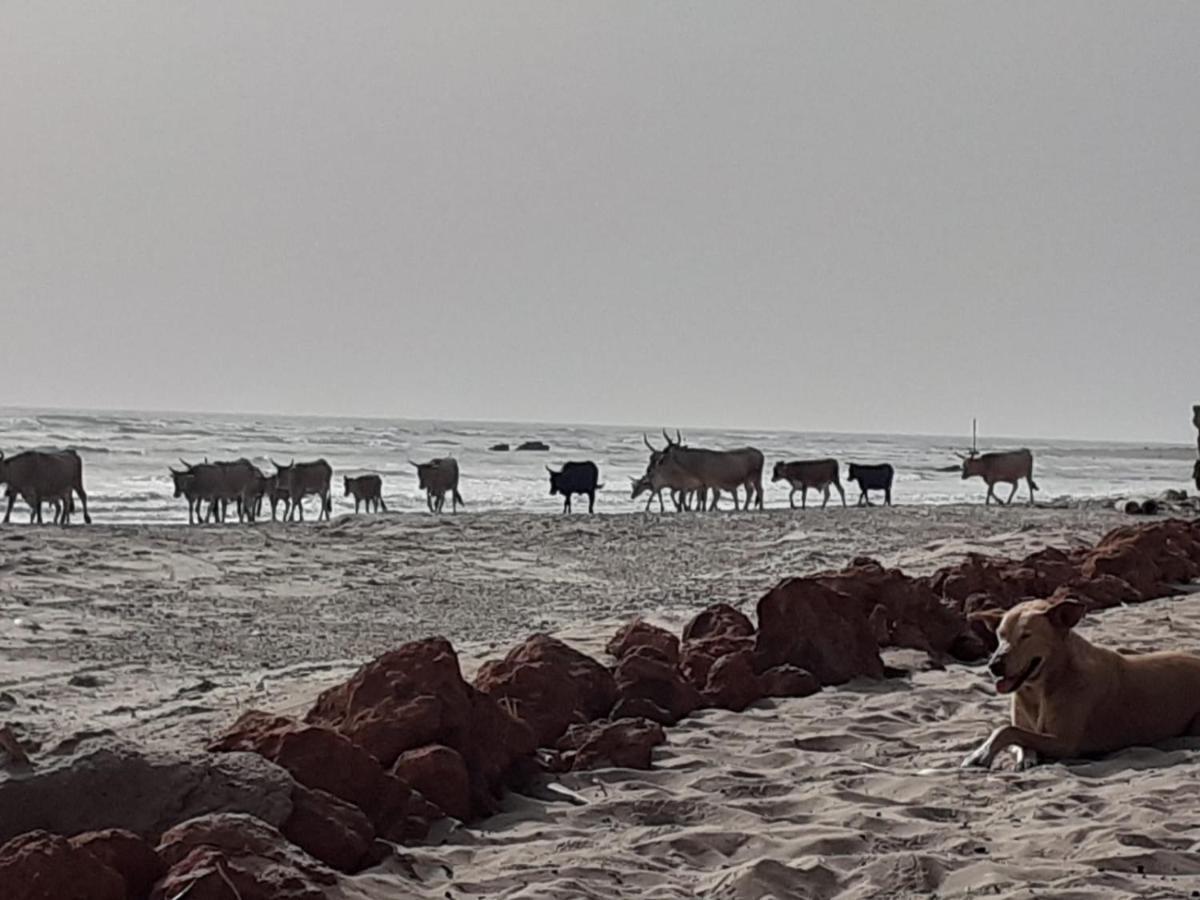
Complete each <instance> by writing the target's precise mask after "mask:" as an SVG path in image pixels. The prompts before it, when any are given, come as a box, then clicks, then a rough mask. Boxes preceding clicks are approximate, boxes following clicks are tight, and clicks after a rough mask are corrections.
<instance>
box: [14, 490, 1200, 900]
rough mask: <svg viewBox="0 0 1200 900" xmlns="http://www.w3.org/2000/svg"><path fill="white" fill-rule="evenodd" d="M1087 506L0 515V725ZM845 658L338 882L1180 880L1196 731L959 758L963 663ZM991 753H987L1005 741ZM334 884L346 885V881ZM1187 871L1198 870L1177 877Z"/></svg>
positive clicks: (952, 537) (184, 741) (921, 546)
mask: <svg viewBox="0 0 1200 900" xmlns="http://www.w3.org/2000/svg"><path fill="white" fill-rule="evenodd" d="M1128 521H1129V520H1128V519H1127V518H1126V517H1124V516H1121V515H1119V514H1117V513H1114V512H1112V511H1111V510H1106V509H1101V508H1086V509H1084V508H1074V509H1027V508H1020V507H1013V508H1009V509H1003V510H1001V509H995V508H992V509H985V508H984V507H982V506H971V507H897V508H894V509H871V510H864V509H855V508H851V509H846V510H843V509H840V508H837V509H835V508H831V509H829V510H826V511H824V512H821V511H817V510H810V511H808V512H807V513H803V514H801V513H799V512H797V513H789V512H785V511H772V512H767V513H748V514H729V513H725V514H712V515H668V516H662V517H660V516H657V515H649V516H642V515H628V516H603V517H601V516H597V517H586V516H581V515H576V516H574V517H571V518H566V517H556V516H545V515H523V514H487V515H464V514H460V515H459V516H457V517H453V516H448V515H447V516H443V517H441V518H433V517H425V516H411V515H405V516H381V517H370V518H368V517H360V518H342V519H337V520H335V521H334V522H333V523H331V524H329V525H323V526H305V527H284V526H281V525H272V526H261V527H254V528H245V529H243V528H234V527H211V528H194V529H193V528H185V527H169V526H122V527H91V528H84V527H80V528H74V527H73V528H71V529H69V530H65V531H64V530H61V529H56V528H41V529H33V528H26V527H10V528H6V529H3V530H2V531H0V722H4V721H7V722H9V723H11V724H12V725H13V726H14V728H16V729H17V730H18V731H19V733H20V734H21V735H22V737H23V738H24V739H26V740H27V741H28V742H30V743H32V744H33V745H34V747H35V748H36V746H38V745H45V744H47V743H48V742H51V741H53V740H55V739H57V738H59V737H62V736H65V735H68V734H72V733H78V732H80V731H85V730H95V729H111V730H114V731H116V732H118V733H120V734H122V735H124V736H127V737H129V738H131V739H133V740H136V741H138V742H141V743H145V744H149V745H164V746H171V747H185V748H189V749H195V748H197V747H201V746H203V744H204V743H205V742H206V741H207V740H208V739H209V738H211V737H212V736H213V735H215V734H216V733H217V732H218V731H219V730H220V729H221V728H223V727H224V726H226V725H227V724H228V723H229V722H230V721H232V719H234V718H235V717H236V716H237V715H238V714H239V713H240V712H242V711H245V710H246V709H250V708H258V709H267V710H271V711H280V712H287V713H301V712H303V711H304V710H305V709H306V708H307V707H308V706H309V705H310V704H311V701H312V698H313V696H314V695H315V693H316V692H317V691H318V690H320V689H322V688H324V687H327V686H329V685H330V684H332V683H335V682H337V681H339V680H341V679H344V678H345V677H346V676H347V675H348V674H349V673H350V672H351V671H353V669H354V668H356V667H357V666H358V665H359V664H361V663H362V662H363V661H365V660H366V659H369V658H370V657H372V656H374V655H376V654H377V653H379V652H381V651H384V650H387V649H390V648H394V647H395V646H397V645H399V644H400V643H402V642H404V641H407V640H410V639H413V638H418V637H424V636H428V635H434V634H440V635H444V636H446V637H447V638H449V639H450V640H452V641H453V642H454V644H455V646H456V648H458V650H459V652H460V655H461V657H462V661H463V668H464V670H465V671H466V672H467V673H468V677H469V676H470V673H472V672H473V671H474V669H475V668H476V667H477V666H478V664H479V663H480V662H481V661H482V660H484V659H487V658H489V657H495V656H499V655H502V654H503V652H504V651H505V650H506V649H507V648H508V647H509V646H511V645H512V644H514V643H516V642H517V641H519V640H521V639H523V638H524V637H526V636H527V635H528V634H530V633H533V632H536V631H549V632H551V633H553V634H555V635H557V636H558V637H561V638H563V639H564V640H567V641H568V642H570V643H572V644H573V645H575V646H577V647H578V648H580V649H582V650H584V651H585V652H588V653H590V654H592V655H594V656H597V657H599V658H602V659H603V658H604V651H603V646H604V643H605V642H606V640H607V639H608V638H609V637H610V636H611V634H612V633H613V631H614V630H615V629H616V627H617V626H618V625H620V624H621V623H623V622H625V621H628V619H630V618H631V617H633V616H635V615H643V616H645V617H647V618H649V619H650V620H652V621H655V622H658V623H661V624H664V625H666V626H668V627H671V628H673V629H675V630H678V628H679V627H680V626H681V625H682V624H683V623H684V622H686V621H687V620H688V619H689V618H690V617H691V616H692V615H694V614H695V613H696V612H698V611H699V610H700V609H701V608H703V607H704V606H706V605H708V604H709V603H713V602H717V601H725V602H728V603H732V604H733V605H735V606H739V607H740V608H742V609H743V610H745V611H746V612H747V613H749V614H751V615H752V614H753V610H754V605H755V603H756V602H757V600H758V598H759V597H760V596H761V595H762V594H763V593H764V592H765V591H767V590H768V589H769V588H770V587H771V586H772V585H774V584H775V583H776V582H778V581H779V580H780V579H781V578H783V577H785V576H789V575H800V574H808V573H812V572H814V571H818V570H821V569H826V568H833V567H840V566H842V565H845V564H846V563H848V562H849V561H850V560H851V559H852V558H854V557H856V556H864V555H865V556H873V557H875V558H877V559H879V560H880V561H881V562H883V563H884V564H885V565H898V566H900V567H902V568H903V569H904V570H905V571H907V572H909V573H912V574H921V573H928V572H931V571H933V570H934V569H936V568H938V567H940V566H942V565H947V564H950V563H953V562H955V561H957V560H958V559H960V558H961V557H962V555H963V554H964V553H965V552H967V551H978V552H983V553H988V554H995V555H1003V556H1021V555H1024V554H1026V553H1029V552H1032V551H1034V550H1038V549H1041V548H1042V547H1045V546H1047V545H1052V546H1058V547H1063V548H1067V547H1072V546H1077V545H1081V544H1090V543H1092V542H1094V541H1095V540H1096V539H1097V538H1098V537H1099V536H1100V535H1101V534H1103V533H1104V532H1105V531H1107V530H1109V529H1111V528H1113V527H1115V526H1117V525H1119V524H1123V523H1126V522H1128ZM1082 628H1083V633H1084V634H1085V635H1086V636H1087V637H1088V638H1089V639H1091V640H1093V641H1095V642H1098V643H1102V644H1108V645H1114V646H1122V647H1130V648H1133V649H1145V648H1151V647H1154V648H1179V649H1192V650H1200V598H1196V599H1189V598H1188V597H1187V596H1184V597H1178V598H1173V599H1170V600H1160V601H1154V602H1152V603H1148V604H1143V605H1140V606H1135V607H1129V608H1123V609H1117V610H1112V611H1109V612H1106V613H1103V614H1100V615H1096V616H1094V617H1091V618H1089V619H1088V620H1085V624H1084V625H1083V626H1082ZM888 659H889V661H890V662H892V663H893V664H895V665H898V666H901V667H904V668H907V669H909V670H910V673H911V674H910V675H909V676H908V677H905V678H895V679H890V680H887V681H883V682H873V683H868V682H854V683H851V684H850V685H847V686H844V687H841V688H834V689H827V690H825V691H823V692H821V693H819V694H817V695H815V696H813V697H809V698H804V699H795V700H768V701H763V702H761V703H759V704H756V705H755V706H753V707H751V708H750V709H749V710H747V711H746V712H744V713H740V714H735V713H729V712H723V711H717V710H707V711H704V712H701V713H698V714H696V715H694V716H692V717H690V718H688V719H686V720H684V721H683V722H681V723H680V724H679V725H678V726H676V727H673V728H670V729H668V743H667V744H666V745H665V746H664V747H662V748H660V749H659V750H658V751H656V757H655V767H654V769H653V770H652V771H649V772H633V771H627V770H617V769H609V770H602V771H597V772H587V773H582V774H578V775H567V776H563V777H562V779H561V781H562V784H563V785H564V786H566V787H567V788H569V789H570V790H573V791H575V792H577V793H578V794H579V795H581V796H582V797H583V798H584V799H585V800H586V801H587V802H586V803H584V804H582V805H572V804H569V803H561V802H554V803H547V802H543V801H540V800H533V799H530V798H527V797H523V796H519V795H510V796H509V798H508V799H507V801H506V808H505V810H504V811H503V812H502V813H501V814H500V815H497V816H495V817H493V818H491V819H488V820H486V821H484V822H481V823H478V824H476V825H475V826H472V827H469V828H467V827H458V828H455V829H453V830H449V831H447V830H445V829H441V830H440V831H439V832H438V833H436V834H435V836H434V838H435V839H434V840H431V842H430V845H429V846H422V847H415V848H414V847H409V848H404V849H403V851H402V853H401V855H400V856H398V857H396V858H393V859H391V860H389V861H387V862H385V863H384V864H383V865H382V866H380V867H378V868H376V869H373V870H371V871H370V872H369V873H367V874H365V875H361V876H358V877H356V878H355V879H353V884H354V885H355V887H354V888H353V889H352V890H353V891H357V892H361V894H360V895H361V896H362V897H364V898H383V897H391V896H407V895H412V896H421V897H437V898H442V897H458V896H487V897H493V896H495V897H614V898H616V897H645V898H651V897H655V898H657V897H694V896H703V897H723V898H765V897H779V898H793V897H794V898H809V897H876V896H880V897H884V896H886V897H909V896H913V897H916V896H934V895H936V896H946V897H960V896H963V897H965V896H1011V897H1028V896H1054V897H1081V898H1082V897H1097V896H1105V897H1110V896H1111V897H1135V896H1136V897H1160V896H1161V897H1178V896H1185V897H1186V896H1190V895H1191V892H1192V891H1194V890H1200V854H1197V853H1196V849H1197V847H1198V842H1200V814H1196V813H1194V812H1193V810H1192V803H1193V802H1194V801H1195V799H1196V796H1197V793H1198V792H1200V777H1198V775H1197V772H1198V770H1197V767H1196V762H1197V761H1198V757H1197V751H1196V750H1194V749H1189V748H1187V747H1184V746H1180V747H1176V748H1161V749H1154V750H1150V749H1136V750H1130V751H1126V752H1124V753H1120V754H1117V755H1115V756H1113V757H1111V758H1108V759H1105V760H1103V761H1099V762H1092V763H1086V764H1076V765H1069V766H1064V765H1047V766H1042V767H1039V768H1038V769H1036V770H1034V771H1031V772H1027V773H1020V774H1018V773H1014V772H1011V771H996V772H992V773H982V772H979V771H969V772H964V771H961V770H959V769H958V762H959V761H960V759H961V758H962V756H963V755H965V754H966V753H967V752H968V751H969V750H970V749H971V748H972V747H973V746H974V745H975V744H976V743H978V742H979V741H980V740H981V739H982V738H983V737H984V736H985V735H986V733H987V732H988V731H989V730H990V728H992V727H993V726H995V725H997V724H1000V723H1001V722H1002V721H1003V719H1004V718H1005V716H1006V711H1007V708H1006V704H1005V702H1004V701H1003V700H1002V699H1001V698H998V697H997V696H995V694H994V692H993V690H992V688H991V685H990V683H989V681H988V680H987V678H986V677H985V673H984V672H983V671H982V670H981V669H979V668H971V667H967V666H959V665H952V666H949V667H947V668H946V669H944V670H942V669H938V668H935V667H933V666H931V665H930V664H929V662H928V660H926V659H925V657H924V656H923V655H920V654H916V653H912V652H895V653H889V654H888ZM1003 765H1005V766H1007V765H1009V763H1008V761H1007V760H1006V761H1005V762H1004V763H1003ZM347 896H351V894H347ZM1197 896H1200V894H1197Z"/></svg>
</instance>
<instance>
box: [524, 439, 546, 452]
mask: <svg viewBox="0 0 1200 900" xmlns="http://www.w3.org/2000/svg"><path fill="white" fill-rule="evenodd" d="M517 449H518V450H535V451H538V452H545V451H547V450H549V449H550V445H549V444H547V443H546V442H545V441H523V442H522V443H520V444H518V445H517Z"/></svg>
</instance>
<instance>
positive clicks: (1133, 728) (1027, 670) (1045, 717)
mask: <svg viewBox="0 0 1200 900" xmlns="http://www.w3.org/2000/svg"><path fill="white" fill-rule="evenodd" d="M1085 609H1086V607H1085V606H1084V605H1083V604H1082V603H1079V602H1077V601H1075V600H1061V601H1057V602H1054V603H1050V602H1048V601H1046V600H1029V601H1026V602H1025V603H1021V604H1018V605H1017V606H1014V607H1013V608H1012V609H1010V610H1009V611H1008V612H1007V613H999V612H997V613H995V614H994V615H993V614H990V613H985V614H981V615H980V616H979V618H983V619H985V620H989V621H991V622H994V623H996V622H998V627H997V628H996V637H997V638H998V639H999V641H1000V644H999V646H998V647H997V648H996V652H995V653H993V654H992V658H991V660H989V662H988V669H989V670H990V671H991V673H992V674H993V675H994V676H996V690H997V691H998V692H999V693H1001V694H1012V724H1011V725H1004V726H1001V727H1000V728H997V729H996V730H995V731H993V732H992V734H991V736H990V737H988V739H987V740H986V741H984V742H983V743H982V744H980V745H979V747H978V749H976V750H975V751H974V752H973V753H971V755H970V756H968V757H967V758H966V759H964V760H963V763H962V764H963V766H982V767H984V768H987V767H989V766H991V764H992V760H994V759H995V758H996V755H997V754H998V753H1000V752H1001V751H1002V750H1004V749H1005V748H1007V747H1013V748H1014V749H1015V752H1016V755H1017V767H1018V768H1025V767H1026V766H1029V765H1034V764H1036V763H1037V762H1038V758H1039V757H1046V758H1049V759H1073V758H1077V757H1081V756H1091V755H1095V754H1101V753H1111V752H1113V751H1115V750H1120V749H1122V748H1125V747H1133V746H1146V745H1149V744H1156V743H1159V742H1161V741H1165V740H1168V739H1170V738H1176V737H1182V736H1184V735H1200V657H1198V656H1192V655H1190V654H1187V653H1175V652H1161V653H1143V654H1138V655H1131V656H1124V655H1122V654H1120V653H1117V652H1115V651H1113V650H1107V649H1105V648H1104V647H1097V646H1095V645H1093V644H1090V643H1088V642H1087V641H1086V640H1085V639H1084V638H1082V637H1081V636H1080V635H1078V634H1076V633H1075V632H1074V631H1073V630H1072V629H1073V628H1074V627H1075V625H1076V624H1078V622H1079V620H1080V619H1082V618H1083V614H1084V611H1085Z"/></svg>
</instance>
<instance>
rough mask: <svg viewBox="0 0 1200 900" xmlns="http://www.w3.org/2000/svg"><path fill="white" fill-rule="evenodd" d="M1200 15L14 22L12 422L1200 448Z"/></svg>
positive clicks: (339, 13) (1198, 7) (588, 15)
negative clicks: (368, 423)
mask: <svg viewBox="0 0 1200 900" xmlns="http://www.w3.org/2000/svg"><path fill="white" fill-rule="evenodd" d="M1198 46H1200V4H1196V3H1182V2H1178V3H1167V2H1156V3H1150V4H1138V3H1128V2H1122V3H1105V2H1100V0H1086V2H1066V0H1062V2H1053V3H1050V2H1042V0H1038V2H1005V3H990V4H982V3H962V2H954V3H932V2H906V3H894V2H879V3H870V2H842V0H837V2H829V3H816V2H806V3H775V2H762V3H753V4H748V3H742V2H732V0H731V2H723V3H714V2H707V0H687V2H654V3H647V2H612V0H605V2H599V0H596V2H590V3H583V2H575V0H546V2H538V3H530V2H516V0H505V2H504V3H477V2H472V3H458V2H446V0H436V2H428V3H419V4H418V3H397V2H393V0H388V2H366V0H360V2H356V3H354V4H331V3H324V2H322V3H311V2H302V0H286V2H270V0H256V2H254V3H243V2H220V0H206V2H204V3H190V4H182V3H127V2H112V3H105V4H93V3H84V2H77V3H60V2H53V0H47V2H38V3H27V4H6V5H4V7H3V9H2V10H0V123H2V126H0V338H2V341H0V385H2V387H0V403H3V404H5V405H21V406H55V407H70V408H92V407H94V408H106V409H114V408H116V409H173V410H208V411H221V412H269V413H285V414H346V415H379V416H386V417H413V418H435V419H493V420H532V421H550V422H554V421H557V422H590V423H611V424H621V423H658V422H662V423H668V424H674V425H682V426H688V425H691V426H713V427H723V426H724V427H729V428H787V429H798V430H837V431H865V432H923V433H939V434H952V433H964V432H969V429H970V421H971V418H972V417H978V418H979V421H980V430H981V434H983V435H988V434H992V435H1021V436H1031V437H1033V436H1041V437H1054V436H1058V437H1078V438H1112V439H1131V440H1167V441H1179V442H1188V443H1190V442H1191V441H1192V440H1194V439H1195V431H1194V429H1193V427H1192V425H1191V405H1192V404H1193V403H1198V402H1200V65H1198V64H1197V61H1196V48H1197V47H1198Z"/></svg>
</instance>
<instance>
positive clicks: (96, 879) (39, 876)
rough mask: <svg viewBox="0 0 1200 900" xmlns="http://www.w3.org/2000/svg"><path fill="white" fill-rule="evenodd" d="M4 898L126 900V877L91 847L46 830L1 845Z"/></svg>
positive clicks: (0, 879)
mask: <svg viewBox="0 0 1200 900" xmlns="http://www.w3.org/2000/svg"><path fill="white" fill-rule="evenodd" d="M0 887H3V889H4V890H3V894H2V896H3V897H4V900H125V897H126V886H125V879H124V878H122V877H121V875H120V874H118V873H117V872H116V870H114V869H113V868H111V867H110V866H108V865H105V863H104V862H102V861H101V860H100V859H98V858H97V857H96V856H93V855H92V854H91V853H89V852H88V851H87V850H85V849H82V848H80V847H76V846H73V845H72V844H71V842H70V841H68V840H67V839H66V838H64V837H60V836H59V835H56V834H50V833H48V832H45V831H31V832H29V833H27V834H23V835H20V836H19V837H15V838H13V839H12V840H11V841H9V842H8V843H7V844H5V845H4V846H2V847H0Z"/></svg>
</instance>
